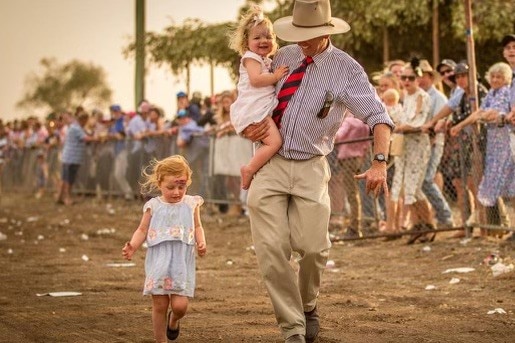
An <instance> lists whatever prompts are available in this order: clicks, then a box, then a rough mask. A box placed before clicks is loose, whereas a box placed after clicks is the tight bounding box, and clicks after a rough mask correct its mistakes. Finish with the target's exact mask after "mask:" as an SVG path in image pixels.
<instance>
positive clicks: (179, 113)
mask: <svg viewBox="0 0 515 343" xmlns="http://www.w3.org/2000/svg"><path fill="white" fill-rule="evenodd" d="M186 116H188V111H187V110H185V109H184V108H183V109H180V110H179V111H177V118H183V117H186Z"/></svg>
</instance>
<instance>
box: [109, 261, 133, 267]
mask: <svg viewBox="0 0 515 343" xmlns="http://www.w3.org/2000/svg"><path fill="white" fill-rule="evenodd" d="M135 265H136V263H134V262H121V263H106V266H107V267H115V268H116V267H134V266H135Z"/></svg>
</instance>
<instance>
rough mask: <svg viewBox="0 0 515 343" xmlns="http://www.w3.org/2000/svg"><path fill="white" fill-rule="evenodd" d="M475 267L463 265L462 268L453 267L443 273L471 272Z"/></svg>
mask: <svg viewBox="0 0 515 343" xmlns="http://www.w3.org/2000/svg"><path fill="white" fill-rule="evenodd" d="M474 270H475V269H474V268H471V267H461V268H451V269H447V270H446V271H444V272H442V274H447V273H470V272H473V271H474Z"/></svg>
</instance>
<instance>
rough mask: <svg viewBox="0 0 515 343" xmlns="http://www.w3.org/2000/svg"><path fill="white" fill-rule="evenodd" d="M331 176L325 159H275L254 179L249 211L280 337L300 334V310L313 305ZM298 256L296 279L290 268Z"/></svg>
mask: <svg viewBox="0 0 515 343" xmlns="http://www.w3.org/2000/svg"><path fill="white" fill-rule="evenodd" d="M330 174H331V172H330V170H329V164H328V163H327V160H326V158H325V156H317V157H313V158H311V159H309V160H305V161H296V160H287V159H284V158H283V157H281V156H279V155H275V156H274V157H273V158H272V159H271V160H270V161H269V162H268V163H267V164H266V165H264V166H263V167H262V168H261V169H260V170H259V171H258V172H257V173H256V175H255V178H254V180H253V181H252V184H251V186H250V189H249V194H248V208H249V213H250V225H251V230H252V239H253V241H254V247H255V251H256V256H257V260H258V264H259V268H260V270H261V274H262V277H263V280H264V283H265V286H266V288H267V290H268V294H269V296H270V299H271V301H272V305H273V307H274V311H275V316H276V319H277V323H278V324H279V326H280V328H281V330H282V333H283V336H284V337H285V338H288V337H290V336H292V335H295V334H302V335H304V334H305V318H304V311H311V310H312V309H313V308H314V307H315V306H316V302H317V297H318V292H319V289H320V282H321V278H322V273H323V271H324V269H325V265H326V262H327V258H328V255H329V248H330V247H331V242H330V240H329V234H328V225H329V216H330V212H331V209H330V200H329V195H328V186H327V185H328V182H329V178H330V176H331V175H330ZM292 251H295V252H297V253H298V254H299V255H300V260H299V261H298V262H299V272H298V275H297V274H296V272H295V271H294V269H293V268H292V266H291V264H290V257H291V254H292Z"/></svg>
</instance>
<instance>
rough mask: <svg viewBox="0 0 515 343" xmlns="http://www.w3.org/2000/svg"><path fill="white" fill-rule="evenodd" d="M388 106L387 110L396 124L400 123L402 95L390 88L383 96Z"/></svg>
mask: <svg viewBox="0 0 515 343" xmlns="http://www.w3.org/2000/svg"><path fill="white" fill-rule="evenodd" d="M381 98H382V99H383V102H384V104H385V106H386V110H387V111H388V114H389V115H390V118H392V120H393V122H394V123H398V122H399V118H401V115H402V104H401V103H400V98H401V96H400V94H399V92H398V91H397V90H396V89H393V88H389V89H387V90H385V91H384V92H383V94H382V96H381Z"/></svg>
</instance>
